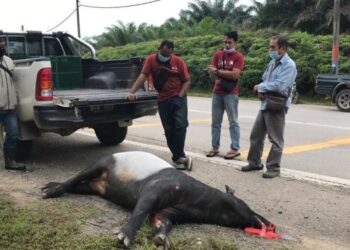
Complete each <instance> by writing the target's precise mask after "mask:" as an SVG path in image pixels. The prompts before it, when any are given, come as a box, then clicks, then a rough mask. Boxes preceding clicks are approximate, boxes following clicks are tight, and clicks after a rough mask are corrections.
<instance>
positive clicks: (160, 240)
mask: <svg viewBox="0 0 350 250" xmlns="http://www.w3.org/2000/svg"><path fill="white" fill-rule="evenodd" d="M153 243H154V245H156V247H157V249H159V250H168V249H169V248H170V242H169V239H168V237H167V236H166V235H165V234H157V235H156V236H154V237H153Z"/></svg>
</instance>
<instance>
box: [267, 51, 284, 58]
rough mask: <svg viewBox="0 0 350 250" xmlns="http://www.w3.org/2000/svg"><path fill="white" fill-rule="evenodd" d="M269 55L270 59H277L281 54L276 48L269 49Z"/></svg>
mask: <svg viewBox="0 0 350 250" xmlns="http://www.w3.org/2000/svg"><path fill="white" fill-rule="evenodd" d="M269 55H270V57H271V59H274V60H278V59H280V58H281V55H280V54H279V53H278V51H277V50H269Z"/></svg>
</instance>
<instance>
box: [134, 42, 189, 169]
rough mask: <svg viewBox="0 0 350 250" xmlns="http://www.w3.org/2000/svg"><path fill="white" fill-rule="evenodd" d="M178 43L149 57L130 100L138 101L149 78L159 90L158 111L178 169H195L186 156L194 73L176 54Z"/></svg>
mask: <svg viewBox="0 0 350 250" xmlns="http://www.w3.org/2000/svg"><path fill="white" fill-rule="evenodd" d="M173 50H174V43H173V42H172V41H170V40H163V41H162V43H161V44H160V47H159V51H158V52H157V53H155V54H151V55H149V56H148V57H147V59H146V61H145V64H144V65H143V68H142V71H141V74H140V75H139V77H138V78H137V80H136V81H135V83H134V85H133V86H132V88H131V89H130V91H129V93H128V96H127V99H128V100H130V101H132V100H135V99H136V98H137V96H136V94H135V93H136V91H137V90H138V89H139V88H140V87H141V86H143V84H144V82H145V81H146V79H147V77H148V76H149V75H152V77H153V79H154V87H155V89H156V90H157V91H158V110H159V115H160V119H161V121H162V125H163V128H164V131H165V137H166V140H167V144H168V147H169V149H170V151H171V153H172V155H173V156H172V160H173V162H174V163H175V164H174V166H175V167H176V168H178V169H186V168H187V169H191V167H192V159H191V157H189V156H187V157H186V155H185V152H184V147H185V138H186V131H187V127H188V119H187V97H186V92H187V90H188V87H189V85H190V74H189V72H188V69H187V66H186V63H185V62H184V60H183V59H182V58H180V57H178V56H175V55H174V54H173Z"/></svg>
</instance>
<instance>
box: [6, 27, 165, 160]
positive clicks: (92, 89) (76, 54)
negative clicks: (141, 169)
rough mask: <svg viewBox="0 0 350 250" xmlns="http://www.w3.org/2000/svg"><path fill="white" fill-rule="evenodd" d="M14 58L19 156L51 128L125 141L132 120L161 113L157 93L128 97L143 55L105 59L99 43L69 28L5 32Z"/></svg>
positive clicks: (111, 142)
mask: <svg viewBox="0 0 350 250" xmlns="http://www.w3.org/2000/svg"><path fill="white" fill-rule="evenodd" d="M0 36H1V37H3V38H4V39H5V41H6V46H7V52H8V55H9V56H10V57H11V58H12V59H13V60H14V63H15V70H14V71H15V72H14V83H15V85H16V88H17V91H18V99H19V103H18V114H19V121H20V127H21V138H20V143H19V146H18V155H17V156H18V157H17V158H18V159H25V158H27V157H28V156H29V154H30V152H31V147H32V140H33V139H35V138H36V137H39V136H41V134H42V133H45V132H54V133H57V134H60V135H62V136H66V135H70V134H72V133H73V132H75V131H76V130H78V129H80V128H84V127H90V128H93V129H94V131H95V134H96V136H97V138H98V139H99V141H100V142H101V143H102V144H104V145H116V144H119V143H121V142H122V141H123V140H124V139H125V137H126V134H127V128H128V126H129V125H131V124H132V120H133V119H135V118H138V117H142V116H145V115H155V114H156V112H157V109H158V108H157V100H156V98H157V97H156V93H154V92H148V91H147V90H148V88H145V89H143V90H139V92H138V93H137V94H138V98H137V100H136V101H133V102H129V101H127V100H126V96H127V93H128V89H129V88H130V87H131V86H132V84H133V83H134V81H135V80H136V78H137V76H138V75H139V73H140V71H141V67H142V63H143V59H141V58H131V59H126V60H109V61H99V60H97V59H96V56H95V50H94V48H93V47H92V46H91V45H90V44H88V43H86V42H85V41H83V40H81V39H79V38H76V37H74V36H72V35H70V34H68V33H64V32H56V33H46V34H44V33H41V32H30V31H28V32H20V33H14V32H1V31H0Z"/></svg>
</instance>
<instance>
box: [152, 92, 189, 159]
mask: <svg viewBox="0 0 350 250" xmlns="http://www.w3.org/2000/svg"><path fill="white" fill-rule="evenodd" d="M158 110H159V116H160V119H161V121H162V125H163V128H164V132H165V137H166V141H167V144H168V147H169V149H170V151H171V153H172V155H173V156H172V160H173V161H176V160H178V159H179V158H181V157H186V155H185V152H184V147H185V139H186V131H187V127H188V120H187V97H186V96H184V97H180V96H174V97H171V98H169V99H166V100H164V101H161V102H158Z"/></svg>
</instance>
